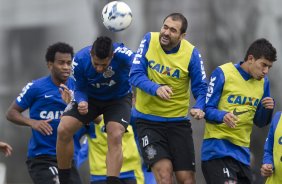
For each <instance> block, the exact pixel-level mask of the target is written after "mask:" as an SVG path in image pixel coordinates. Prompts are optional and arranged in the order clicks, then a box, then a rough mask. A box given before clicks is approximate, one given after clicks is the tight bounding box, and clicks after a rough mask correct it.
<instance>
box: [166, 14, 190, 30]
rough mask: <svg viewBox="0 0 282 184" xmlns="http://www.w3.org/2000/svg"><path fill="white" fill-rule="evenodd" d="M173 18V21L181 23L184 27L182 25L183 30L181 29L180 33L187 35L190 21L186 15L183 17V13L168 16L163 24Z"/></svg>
mask: <svg viewBox="0 0 282 184" xmlns="http://www.w3.org/2000/svg"><path fill="white" fill-rule="evenodd" d="M169 17H170V18H171V19H172V20H174V21H178V20H179V21H181V23H182V25H181V28H180V32H181V34H182V33H185V32H186V30H187V27H188V21H187V19H186V18H185V17H184V15H182V14H181V13H172V14H169V15H168V16H166V18H164V21H163V23H164V22H165V21H166V19H167V18H169Z"/></svg>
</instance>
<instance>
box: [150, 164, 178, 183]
mask: <svg viewBox="0 0 282 184" xmlns="http://www.w3.org/2000/svg"><path fill="white" fill-rule="evenodd" d="M152 169H153V172H154V173H155V174H156V175H157V177H156V178H157V180H159V183H164V184H171V183H172V181H173V170H172V166H171V164H170V162H169V161H168V160H166V159H164V160H160V161H159V162H157V163H156V164H155V165H154V166H153V168H152Z"/></svg>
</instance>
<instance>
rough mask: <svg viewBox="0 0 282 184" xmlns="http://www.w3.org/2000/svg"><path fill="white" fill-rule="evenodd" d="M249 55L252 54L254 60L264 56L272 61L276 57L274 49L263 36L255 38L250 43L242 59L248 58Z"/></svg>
mask: <svg viewBox="0 0 282 184" xmlns="http://www.w3.org/2000/svg"><path fill="white" fill-rule="evenodd" d="M249 55H253V56H254V58H255V59H256V60H257V59H260V58H264V59H267V60H269V61H271V62H274V61H276V59H277V56H276V49H275V48H274V47H273V46H272V44H271V43H270V42H269V41H268V40H267V39H265V38H260V39H257V40H255V41H254V42H253V43H252V44H251V45H250V47H249V48H248V50H247V53H246V55H245V58H244V61H247V60H248V56H249Z"/></svg>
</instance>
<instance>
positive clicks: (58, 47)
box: [45, 42, 74, 62]
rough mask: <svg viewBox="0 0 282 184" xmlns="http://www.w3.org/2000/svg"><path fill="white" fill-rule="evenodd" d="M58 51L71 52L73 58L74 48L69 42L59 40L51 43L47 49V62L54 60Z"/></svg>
mask: <svg viewBox="0 0 282 184" xmlns="http://www.w3.org/2000/svg"><path fill="white" fill-rule="evenodd" d="M56 52H60V53H69V54H71V58H73V54H74V52H73V48H72V46H70V45H69V44H67V43H63V42H57V43H55V44H53V45H50V46H49V47H48V49H47V52H46V55H45V59H46V61H47V62H49V61H50V62H54V60H55V54H56Z"/></svg>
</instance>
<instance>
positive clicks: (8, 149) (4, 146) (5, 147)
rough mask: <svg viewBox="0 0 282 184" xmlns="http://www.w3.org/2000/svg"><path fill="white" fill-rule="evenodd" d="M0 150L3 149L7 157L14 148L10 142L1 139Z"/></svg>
mask: <svg viewBox="0 0 282 184" xmlns="http://www.w3.org/2000/svg"><path fill="white" fill-rule="evenodd" d="M0 151H2V152H3V153H4V154H5V156H6V157H7V156H10V155H11V154H12V151H13V148H12V147H11V146H10V145H9V144H7V143H5V142H1V141H0Z"/></svg>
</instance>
